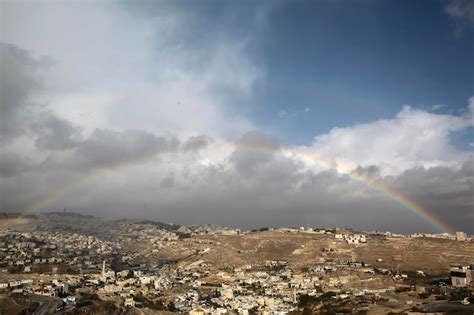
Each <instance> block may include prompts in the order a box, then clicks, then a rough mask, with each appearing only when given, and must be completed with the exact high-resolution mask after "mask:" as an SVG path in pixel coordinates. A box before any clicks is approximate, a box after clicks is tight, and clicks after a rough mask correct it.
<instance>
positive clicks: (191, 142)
mask: <svg viewBox="0 0 474 315" xmlns="http://www.w3.org/2000/svg"><path fill="white" fill-rule="evenodd" d="M210 143H212V138H210V137H208V136H205V135H200V136H195V137H190V138H189V139H188V140H186V142H185V143H183V149H184V150H185V151H197V150H199V149H202V148H205V147H206V146H208V145H209V144H210Z"/></svg>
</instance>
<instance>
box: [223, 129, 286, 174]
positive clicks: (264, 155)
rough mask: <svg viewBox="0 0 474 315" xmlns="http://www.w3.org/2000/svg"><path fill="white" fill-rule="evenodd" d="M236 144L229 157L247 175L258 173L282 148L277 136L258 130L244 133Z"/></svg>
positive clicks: (240, 171) (238, 169) (239, 170)
mask: <svg viewBox="0 0 474 315" xmlns="http://www.w3.org/2000/svg"><path fill="white" fill-rule="evenodd" d="M236 145H237V149H236V150H235V151H234V152H233V153H232V154H231V155H230V158H229V159H230V162H231V163H232V164H233V165H234V166H235V168H236V169H237V171H238V172H239V173H241V174H243V175H246V176H252V175H256V174H257V173H258V171H259V169H261V168H262V167H263V166H264V165H266V164H268V163H269V162H270V161H272V160H273V159H274V157H275V154H276V153H277V151H278V150H279V149H280V144H279V142H278V139H277V138H275V137H273V136H271V135H268V134H265V133H261V132H258V131H251V132H248V133H246V134H244V135H243V136H242V137H241V138H240V139H239V141H238V142H237V143H236Z"/></svg>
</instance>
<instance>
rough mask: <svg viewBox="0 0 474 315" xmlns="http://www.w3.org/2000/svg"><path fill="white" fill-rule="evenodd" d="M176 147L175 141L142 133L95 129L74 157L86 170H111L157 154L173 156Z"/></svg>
mask: <svg viewBox="0 0 474 315" xmlns="http://www.w3.org/2000/svg"><path fill="white" fill-rule="evenodd" d="M178 146H179V142H178V141H177V140H175V139H168V138H165V137H157V136H156V135H154V134H152V133H149V132H146V131H142V130H126V131H123V132H117V131H112V130H105V129H97V130H95V131H94V132H93V133H92V135H91V136H90V137H89V138H88V139H87V140H86V141H84V142H82V143H81V144H80V145H79V146H78V147H77V150H76V153H77V156H76V157H77V162H78V163H79V164H80V165H83V166H86V167H102V166H113V165H114V164H117V163H122V162H127V161H132V160H134V159H140V158H145V157H147V156H150V155H154V154H158V153H159V152H173V151H176V150H177V149H178Z"/></svg>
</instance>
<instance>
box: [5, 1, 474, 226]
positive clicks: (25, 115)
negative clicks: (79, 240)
mask: <svg viewBox="0 0 474 315" xmlns="http://www.w3.org/2000/svg"><path fill="white" fill-rule="evenodd" d="M473 56H474V2H473V1H466V0H457V1H408V0H407V1H404V0H402V1H388V0H387V1H369V0H364V1H323V0H321V1H303V0H297V1H247V0H243V1H227V0H223V1H217V0H212V1H207V0H202V1H191V0H178V1H125V2H117V1H114V2H112V1H110V2H107V1H97V2H93V1H87V2H77V1H74V2H59V1H9V0H4V1H0V60H1V63H0V67H1V68H0V105H1V109H0V211H22V212H26V213H31V212H33V213H34V212H39V211H51V210H60V209H63V208H65V207H66V208H68V209H70V210H75V211H80V212H84V213H89V214H94V215H99V216H103V217H106V218H117V217H129V218H150V219H155V220H160V221H164V222H174V223H180V224H202V223H212V224H221V225H229V226H237V227H244V228H253V227H258V226H299V225H306V224H310V225H313V226H319V227H324V226H326V227H327V226H330V227H334V226H345V227H352V228H356V229H364V230H374V229H378V230H391V231H401V232H413V231H433V232H439V231H440V227H439V224H438V226H437V225H436V224H433V223H432V222H429V220H427V219H426V218H423V217H422V216H420V215H419V214H417V213H416V211H414V210H413V209H410V208H409V207H407V206H406V205H404V204H402V203H400V202H399V201H397V200H395V199H394V198H393V197H391V196H389V195H390V194H387V191H388V190H389V191H392V192H393V191H395V192H397V194H399V195H400V194H401V195H403V196H404V198H406V199H407V200H408V199H409V200H410V201H411V203H412V204H416V207H417V208H424V209H426V212H427V213H430V214H429V215H428V216H432V217H434V216H436V217H438V218H439V221H442V222H444V224H443V225H444V226H445V227H446V226H449V227H450V228H451V229H452V230H465V231H468V232H472V233H474V160H473V153H474V135H473V134H474V118H473V114H474V57H473ZM361 174H362V175H361ZM382 187H385V188H382ZM386 187H388V188H386ZM392 195H393V194H392Z"/></svg>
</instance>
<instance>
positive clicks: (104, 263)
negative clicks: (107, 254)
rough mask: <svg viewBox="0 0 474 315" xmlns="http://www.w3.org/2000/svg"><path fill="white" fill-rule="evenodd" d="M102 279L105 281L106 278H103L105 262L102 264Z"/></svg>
mask: <svg viewBox="0 0 474 315" xmlns="http://www.w3.org/2000/svg"><path fill="white" fill-rule="evenodd" d="M102 279H103V280H104V281H105V280H106V279H107V277H106V276H105V260H104V261H103V262H102Z"/></svg>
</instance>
